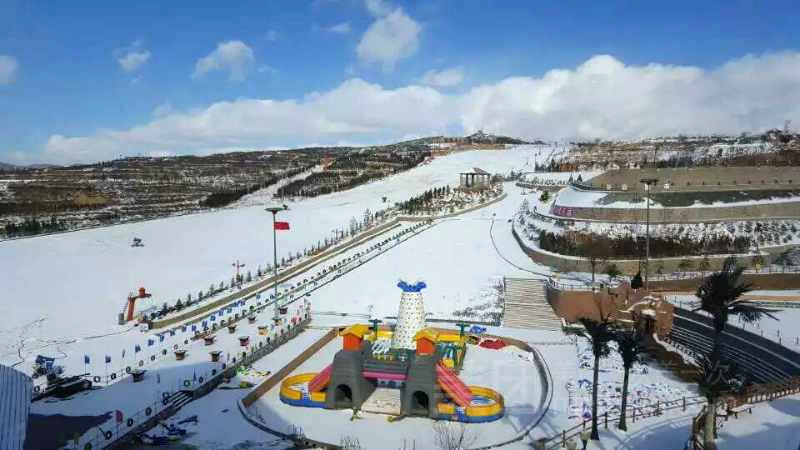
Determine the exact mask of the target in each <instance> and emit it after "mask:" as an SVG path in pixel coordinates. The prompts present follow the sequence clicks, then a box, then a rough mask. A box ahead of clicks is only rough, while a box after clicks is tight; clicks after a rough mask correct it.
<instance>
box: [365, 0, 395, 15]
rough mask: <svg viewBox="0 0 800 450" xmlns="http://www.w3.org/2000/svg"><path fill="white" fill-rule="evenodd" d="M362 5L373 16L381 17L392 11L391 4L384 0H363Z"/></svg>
mask: <svg viewBox="0 0 800 450" xmlns="http://www.w3.org/2000/svg"><path fill="white" fill-rule="evenodd" d="M364 6H366V7H367V11H369V13H370V14H372V15H373V16H375V17H383V16H385V15H387V14H389V13H390V12H392V6H391V5H390V4H389V2H386V1H384V0H364Z"/></svg>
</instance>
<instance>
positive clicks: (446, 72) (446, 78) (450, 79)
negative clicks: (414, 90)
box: [420, 67, 464, 87]
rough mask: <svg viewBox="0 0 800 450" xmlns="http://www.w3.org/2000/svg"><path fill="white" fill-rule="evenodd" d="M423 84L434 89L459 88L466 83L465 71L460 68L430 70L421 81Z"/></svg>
mask: <svg viewBox="0 0 800 450" xmlns="http://www.w3.org/2000/svg"><path fill="white" fill-rule="evenodd" d="M420 81H421V82H422V84H426V85H428V86H434V87H451V86H458V85H459V84H461V82H462V81H464V71H463V70H461V68H460V67H452V68H450V69H442V70H429V71H427V72H425V75H423V76H422V79H421V80H420Z"/></svg>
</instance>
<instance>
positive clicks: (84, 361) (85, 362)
mask: <svg viewBox="0 0 800 450" xmlns="http://www.w3.org/2000/svg"><path fill="white" fill-rule="evenodd" d="M89 362H90V360H89V355H83V363H84V364H89Z"/></svg>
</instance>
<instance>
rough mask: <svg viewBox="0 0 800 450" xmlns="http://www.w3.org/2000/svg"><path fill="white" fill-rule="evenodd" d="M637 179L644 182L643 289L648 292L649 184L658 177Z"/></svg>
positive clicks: (654, 181)
mask: <svg viewBox="0 0 800 450" xmlns="http://www.w3.org/2000/svg"><path fill="white" fill-rule="evenodd" d="M639 181H641V182H642V183H644V192H645V198H646V200H645V201H646V202H647V207H646V208H645V210H646V213H645V221H646V223H647V225H646V226H645V235H646V238H645V254H644V289H645V290H646V291H647V292H650V186H652V185H654V184H656V183H658V178H642V179H641V180H639Z"/></svg>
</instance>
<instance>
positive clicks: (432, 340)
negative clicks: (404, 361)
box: [414, 328, 439, 355]
mask: <svg viewBox="0 0 800 450" xmlns="http://www.w3.org/2000/svg"><path fill="white" fill-rule="evenodd" d="M438 340H439V332H437V331H436V330H434V329H433V328H423V329H422V330H420V331H419V332H418V333H417V334H415V335H414V341H415V342H416V343H417V355H432V354H434V353H436V342H437V341H438Z"/></svg>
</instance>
